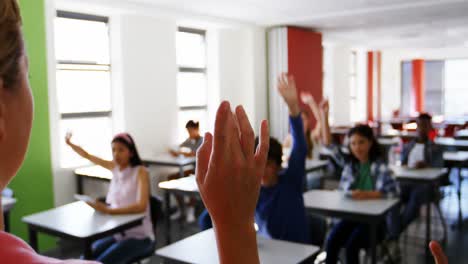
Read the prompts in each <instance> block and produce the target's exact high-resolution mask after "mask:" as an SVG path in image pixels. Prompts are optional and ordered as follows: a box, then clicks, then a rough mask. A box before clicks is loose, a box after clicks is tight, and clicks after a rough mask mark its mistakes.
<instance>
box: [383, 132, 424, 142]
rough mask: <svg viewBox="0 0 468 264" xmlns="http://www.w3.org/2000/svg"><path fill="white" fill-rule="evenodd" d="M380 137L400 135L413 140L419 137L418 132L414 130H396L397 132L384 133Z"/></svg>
mask: <svg viewBox="0 0 468 264" xmlns="http://www.w3.org/2000/svg"><path fill="white" fill-rule="evenodd" d="M379 137H380V138H395V137H400V138H402V139H404V140H411V139H415V138H416V137H418V133H416V132H413V131H409V132H408V131H396V132H390V133H383V134H382V135H380V136H379Z"/></svg>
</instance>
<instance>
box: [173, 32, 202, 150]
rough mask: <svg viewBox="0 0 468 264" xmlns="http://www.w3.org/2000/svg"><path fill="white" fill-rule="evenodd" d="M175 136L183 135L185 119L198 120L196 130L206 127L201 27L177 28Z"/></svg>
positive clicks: (184, 134)
mask: <svg viewBox="0 0 468 264" xmlns="http://www.w3.org/2000/svg"><path fill="white" fill-rule="evenodd" d="M176 51H177V65H178V67H179V71H178V74H177V104H178V106H179V116H178V120H179V123H178V131H179V133H178V139H179V141H181V142H182V141H183V140H184V139H185V138H187V132H186V129H185V124H186V123H187V121H189V120H194V121H199V122H200V131H206V130H207V127H208V126H207V125H208V124H207V122H208V110H207V109H208V107H207V105H208V103H207V100H208V98H207V97H208V91H207V87H208V84H207V78H206V70H207V69H206V64H207V63H206V39H205V31H203V30H198V29H191V28H182V27H181V28H179V29H178V32H177V39H176Z"/></svg>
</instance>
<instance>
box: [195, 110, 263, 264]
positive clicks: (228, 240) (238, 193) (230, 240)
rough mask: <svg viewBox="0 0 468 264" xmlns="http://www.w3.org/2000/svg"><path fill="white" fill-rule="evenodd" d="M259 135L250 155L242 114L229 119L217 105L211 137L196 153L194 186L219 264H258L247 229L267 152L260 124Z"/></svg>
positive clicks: (250, 231) (252, 231)
mask: <svg viewBox="0 0 468 264" xmlns="http://www.w3.org/2000/svg"><path fill="white" fill-rule="evenodd" d="M260 131H261V132H260V144H259V145H258V147H257V149H256V150H255V135H254V132H253V129H252V127H251V125H250V122H249V120H248V118H247V115H246V113H245V111H244V109H243V108H242V106H238V107H237V108H236V113H235V114H233V113H232V112H231V108H230V105H229V103H228V102H223V103H222V104H221V105H220V107H219V109H218V112H217V114H216V121H215V131H214V137H213V136H212V135H211V134H210V133H206V134H205V138H204V142H203V144H202V146H201V147H200V148H199V150H198V152H197V171H196V178H197V184H198V188H199V190H200V194H201V197H202V199H203V202H204V204H205V206H206V208H207V210H208V212H209V213H210V215H211V218H212V220H213V224H214V228H215V231H216V236H217V242H218V250H219V254H220V261H221V263H258V253H257V245H256V236H255V229H254V227H253V225H254V215H255V207H256V204H257V200H258V195H259V191H260V180H261V178H262V177H263V174H264V173H265V167H266V160H267V154H268V149H269V132H268V124H267V122H266V121H263V122H262V124H261V129H260Z"/></svg>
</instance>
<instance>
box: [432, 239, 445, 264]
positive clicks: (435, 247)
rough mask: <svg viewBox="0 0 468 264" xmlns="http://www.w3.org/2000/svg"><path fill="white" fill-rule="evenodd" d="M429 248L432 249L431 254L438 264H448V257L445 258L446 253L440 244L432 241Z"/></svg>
mask: <svg viewBox="0 0 468 264" xmlns="http://www.w3.org/2000/svg"><path fill="white" fill-rule="evenodd" d="M429 248H430V249H431V253H432V256H433V257H434V260H435V263H436V264H448V259H447V256H445V253H444V251H443V250H442V248H441V247H440V245H439V243H437V242H435V241H431V243H429Z"/></svg>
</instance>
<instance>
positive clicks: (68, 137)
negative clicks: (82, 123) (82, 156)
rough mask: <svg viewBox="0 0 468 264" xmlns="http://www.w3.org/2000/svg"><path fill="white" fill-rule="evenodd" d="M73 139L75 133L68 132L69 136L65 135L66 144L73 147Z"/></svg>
mask: <svg viewBox="0 0 468 264" xmlns="http://www.w3.org/2000/svg"><path fill="white" fill-rule="evenodd" d="M72 137H73V133H72V132H67V134H66V135H65V143H67V145H69V146H70V145H71V144H72V143H71V138H72Z"/></svg>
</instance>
